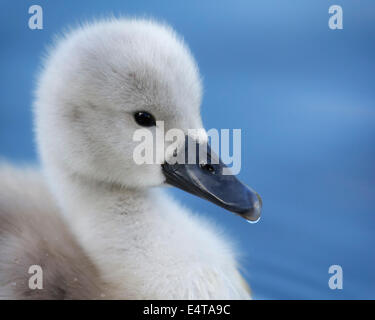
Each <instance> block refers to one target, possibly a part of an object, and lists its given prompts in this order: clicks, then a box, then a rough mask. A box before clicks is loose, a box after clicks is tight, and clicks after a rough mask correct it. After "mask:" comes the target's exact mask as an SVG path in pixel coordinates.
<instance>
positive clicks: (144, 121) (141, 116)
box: [134, 111, 156, 127]
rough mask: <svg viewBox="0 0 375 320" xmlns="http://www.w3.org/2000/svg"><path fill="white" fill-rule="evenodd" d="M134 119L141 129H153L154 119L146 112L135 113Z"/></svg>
mask: <svg viewBox="0 0 375 320" xmlns="http://www.w3.org/2000/svg"><path fill="white" fill-rule="evenodd" d="M134 119H135V121H136V122H137V123H138V124H139V125H140V126H142V127H153V126H155V125H156V121H155V117H154V116H153V115H152V114H151V113H148V112H146V111H138V112H136V113H135V114H134Z"/></svg>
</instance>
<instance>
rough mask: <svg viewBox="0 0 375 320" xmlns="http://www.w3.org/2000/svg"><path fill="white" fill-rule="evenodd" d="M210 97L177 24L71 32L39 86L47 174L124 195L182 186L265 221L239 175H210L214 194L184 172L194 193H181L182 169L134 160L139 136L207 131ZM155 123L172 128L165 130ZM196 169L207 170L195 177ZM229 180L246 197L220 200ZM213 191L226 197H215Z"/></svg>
mask: <svg viewBox="0 0 375 320" xmlns="http://www.w3.org/2000/svg"><path fill="white" fill-rule="evenodd" d="M201 96H202V89H201V81H200V76H199V73H198V68H197V65H196V63H195V61H194V59H193V57H192V55H191V53H190V51H189V49H188V48H187V46H186V45H185V44H184V42H183V41H182V39H181V38H180V37H179V36H177V35H176V33H175V32H174V31H173V30H172V29H171V28H170V27H168V26H166V25H164V24H159V23H156V22H153V21H149V20H127V19H122V20H111V21H102V22H99V23H94V24H91V25H87V26H85V27H83V28H80V29H78V30H75V31H72V32H70V33H68V34H67V35H66V36H64V37H63V38H62V39H60V40H59V41H58V43H57V45H56V46H55V47H54V48H53V49H52V50H51V53H50V54H49V56H48V58H47V59H46V62H45V66H44V69H43V72H42V74H41V76H40V79H39V82H38V88H37V93H36V102H35V115H36V130H37V142H38V146H39V152H40V155H41V158H42V161H43V164H44V167H45V169H46V170H47V172H48V170H50V169H51V170H56V168H58V169H59V170H63V171H64V172H65V173H67V174H70V175H72V176H74V175H76V176H81V177H85V178H88V179H91V180H94V181H98V182H107V183H112V184H116V185H119V186H123V187H125V188H145V187H151V186H157V185H161V184H164V183H165V182H168V183H170V184H175V185H177V184H179V185H178V186H179V187H180V188H182V189H184V190H186V191H189V192H191V193H194V194H197V195H199V196H201V197H204V198H206V199H208V200H210V201H212V202H215V203H217V204H219V205H221V206H223V207H226V208H227V209H229V210H231V209H232V208H231V206H232V205H233V204H235V203H236V202H238V201H239V202H241V201H242V203H241V204H240V205H239V209H238V210H237V211H236V210H232V211H236V212H237V213H240V214H245V215H247V216H245V217H246V218H248V219H250V220H256V219H258V217H259V214H260V205H261V204H260V199H259V198H258V196H257V195H256V193H254V192H253V191H252V190H251V189H249V188H245V187H244V186H243V185H242V184H240V183H239V182H238V181H237V180H236V179H235V177H233V176H228V177H227V178H224V180H221V182H220V183H218V181H216V180H215V181H210V179H214V178H210V177H208V175H210V176H213V175H212V174H210V173H209V172H203V173H202V179H207V181H208V182H207V181H204V183H203V184H202V185H203V186H204V188H203V189H205V190H196V188H197V185H195V186H191V184H192V181H193V180H194V179H192V177H191V174H190V173H191V172H190V171H189V172H188V173H186V172H184V173H183V174H185V178H186V179H185V180H186V181H185V182H183V183H185V184H186V185H188V186H186V185H183V186H181V176H180V177H177V178H179V182H178V183H177V182H176V181H174V180H176V179H177V178H176V179H174V178H173V174H175V171H176V170H175V169H176V168H174V167H173V168H171V167H170V166H169V167H168V166H167V167H165V166H163V165H161V164H160V163H158V162H157V161H155V163H153V164H141V165H139V164H137V163H136V162H135V161H134V158H133V156H134V149H135V148H136V147H137V146H138V145H139V144H140V142H139V141H135V140H134V139H133V137H134V132H135V131H136V130H137V129H141V128H142V127H145V129H147V130H150V131H151V133H152V134H153V136H154V137H158V136H159V137H162V139H164V135H163V132H167V131H168V130H169V129H172V128H177V129H180V130H182V131H183V132H184V133H185V135H186V136H187V135H188V129H203V127H202V121H201V116H200V104H201ZM154 121H163V122H164V128H162V127H161V126H158V125H156V124H155V122H154ZM198 132H199V134H198V135H196V136H194V137H191V138H192V139H194V140H195V141H197V142H199V143H201V144H202V143H203V144H204V143H206V142H207V135H206V133H205V131H204V130H200V131H198ZM157 133H160V134H159V135H158V134H157ZM180 145H181V143H180ZM167 147H168V144H165V148H167ZM166 156H167V154H166ZM157 157H158V156H156V158H157ZM197 168H198V169H199V168H201V166H200V167H199V166H198V167H195V168H194V170H195V169H197ZM185 169H186V167H185V168H184V170H185ZM198 169H197V170H198ZM194 170H193V171H194ZM177 171H178V170H177ZM166 173H167V174H166ZM180 173H181V172H180ZM189 174H190V176H189ZM193 174H194V176H195V177H197V174H196V172H194V173H193ZM200 174H201V173H198V176H199V175H200ZM215 179H216V178H215ZM228 179H229V180H228ZM188 180H189V181H188ZM233 181H234V182H233ZM228 183H229V184H232V189H233V186H237V187H238V188H239V189H240V192H238V190H236V191H237V192H236V195H233V197H229V198H228V199H220V196H218V194H217V193H218V192H219V193H223V188H224V187H225V185H228ZM210 184H211V185H212V186H215V188H217V187H218V186H219V188H220V187H221V190H219V191H218V192H216V191H217V190H216V191H215V190H210ZM202 185H201V186H202ZM201 189H202V188H201ZM204 192H206V193H207V195H204ZM224 193H225V192H224ZM224 198H225V197H224ZM221 200H222V201H221ZM221 202H223V203H224V204H223V203H221ZM249 210H250V211H251V212H250V211H249Z"/></svg>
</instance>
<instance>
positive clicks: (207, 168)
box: [201, 163, 215, 173]
mask: <svg viewBox="0 0 375 320" xmlns="http://www.w3.org/2000/svg"><path fill="white" fill-rule="evenodd" d="M201 169H202V170H204V171H207V172H209V173H215V168H214V166H213V165H211V164H208V163H206V164H201Z"/></svg>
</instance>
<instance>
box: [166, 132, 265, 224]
mask: <svg viewBox="0 0 375 320" xmlns="http://www.w3.org/2000/svg"><path fill="white" fill-rule="evenodd" d="M188 140H189V138H186V142H185V154H184V156H181V157H177V162H176V163H174V164H169V163H164V164H163V165H162V168H163V173H164V175H165V177H166V182H167V183H168V184H170V185H172V186H175V187H177V188H180V189H182V190H184V191H187V192H189V193H191V194H194V195H196V196H198V197H200V198H203V199H206V200H208V201H211V202H212V203H215V204H216V205H218V206H220V207H223V208H225V209H227V210H229V211H231V212H234V213H236V214H237V215H239V216H240V217H242V218H245V219H246V220H248V221H250V222H257V221H258V220H259V218H260V214H261V208H262V200H261V198H260V196H259V195H258V193H256V192H255V191H254V190H252V189H251V188H249V187H248V186H246V185H245V184H243V183H242V182H241V181H239V180H238V179H237V178H236V177H235V176H234V175H224V174H223V169H224V168H225V167H226V166H225V164H224V163H223V162H222V161H221V160H220V159H219V158H218V157H217V155H216V154H215V153H214V152H213V151H212V150H211V148H210V146H209V145H203V146H202V145H198V144H196V142H193V143H195V144H196V148H195V154H194V155H193V157H195V160H196V161H195V162H194V164H190V163H191V161H190V162H189V161H188V160H189V158H190V159H191V156H192V154H191V151H190V155H189V149H190V150H192V149H191V148H189V147H188V144H189V143H188ZM202 148H203V150H205V158H206V159H205V161H204V163H202V161H201V162H200V161H199V160H200V159H199V157H200V155H201V154H202V153H201V152H202V151H201V150H202ZM181 160H184V161H181ZM201 160H202V159H201ZM213 160H216V161H213Z"/></svg>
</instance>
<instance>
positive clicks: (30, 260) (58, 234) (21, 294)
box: [0, 166, 109, 299]
mask: <svg viewBox="0 0 375 320" xmlns="http://www.w3.org/2000/svg"><path fill="white" fill-rule="evenodd" d="M57 210H58V209H57V208H56V206H55V204H54V201H53V199H52V198H51V196H50V195H49V192H48V190H47V189H46V187H45V185H44V183H43V179H42V176H41V175H40V174H39V173H38V172H36V171H33V170H17V169H13V168H10V167H4V166H2V167H1V166H0V299H103V298H104V299H105V298H109V297H108V295H107V292H106V289H105V285H104V284H103V282H102V281H101V279H100V275H99V273H98V270H97V269H96V267H95V265H94V264H93V262H92V261H91V260H90V258H89V257H88V256H87V255H86V254H85V252H84V251H83V249H82V248H81V247H80V246H79V245H78V243H77V241H76V240H75V238H74V236H73V235H72V233H71V232H70V230H69V229H68V228H67V226H66V224H65V222H64V221H63V219H62V218H61V217H60V216H59V215H58V212H57ZM32 265H39V266H40V267H41V268H42V270H43V289H30V288H29V279H30V277H32V275H33V274H29V273H28V271H29V268H30V266H32Z"/></svg>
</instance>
